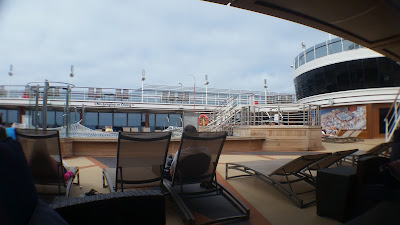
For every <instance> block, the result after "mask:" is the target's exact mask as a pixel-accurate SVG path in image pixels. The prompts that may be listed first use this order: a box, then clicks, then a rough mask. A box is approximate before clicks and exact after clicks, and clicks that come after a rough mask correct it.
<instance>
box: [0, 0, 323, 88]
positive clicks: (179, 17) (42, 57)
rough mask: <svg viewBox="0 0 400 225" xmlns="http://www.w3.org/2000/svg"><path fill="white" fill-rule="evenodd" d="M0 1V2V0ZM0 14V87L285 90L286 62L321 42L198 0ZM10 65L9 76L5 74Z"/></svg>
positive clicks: (48, 0) (45, 3) (106, 0)
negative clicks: (147, 86) (53, 83)
mask: <svg viewBox="0 0 400 225" xmlns="http://www.w3.org/2000/svg"><path fill="white" fill-rule="evenodd" d="M0 1H1V0H0ZM2 3H3V4H1V11H0V52H1V54H0V74H1V75H0V76H1V77H2V78H1V83H3V84H6V85H7V84H12V85H25V84H26V83H28V82H32V81H44V80H45V79H48V80H49V81H60V82H69V81H70V78H69V73H70V67H71V65H74V67H75V77H74V78H73V79H72V83H73V84H74V85H76V86H85V87H87V86H93V87H104V88H106V87H110V88H140V87H141V73H142V69H144V70H145V71H146V78H147V79H146V81H145V83H146V84H159V85H174V86H179V84H178V83H182V84H183V86H185V87H188V86H193V81H194V79H193V77H190V76H189V74H193V75H194V76H195V77H196V82H197V86H198V87H204V85H203V83H204V75H205V74H207V75H208V77H209V82H210V84H209V86H208V87H209V88H224V89H242V90H254V91H263V90H264V89H263V80H264V78H267V80H268V86H269V89H268V90H269V91H273V92H286V93H294V85H293V71H292V68H291V67H290V65H291V64H292V61H293V59H294V57H295V56H296V55H297V54H299V53H300V52H301V50H302V49H301V42H302V41H304V42H305V43H306V45H307V48H308V47H311V46H313V45H315V44H318V43H320V42H322V41H325V40H327V39H328V38H329V37H328V34H327V33H324V32H322V31H319V30H315V29H313V28H309V27H306V26H303V25H299V24H296V23H293V22H289V21H285V20H282V19H278V18H275V17H271V16H267V15H262V14H258V13H255V12H250V11H246V10H242V9H236V8H233V7H229V6H224V5H218V4H213V3H209V2H203V1H200V0H153V1H138V0H133V1H128V0H113V1H112V0H84V1H82V0H68V1H54V0H35V1H29V0H8V1H3V2H2ZM10 64H13V65H14V76H13V77H9V76H8V70H9V66H10Z"/></svg>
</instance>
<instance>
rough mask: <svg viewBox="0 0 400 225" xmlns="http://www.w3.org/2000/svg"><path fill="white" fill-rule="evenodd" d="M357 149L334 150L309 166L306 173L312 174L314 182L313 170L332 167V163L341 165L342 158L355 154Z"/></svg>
mask: <svg viewBox="0 0 400 225" xmlns="http://www.w3.org/2000/svg"><path fill="white" fill-rule="evenodd" d="M357 151H358V149H351V150H345V151H337V152H333V153H332V154H331V155H329V156H327V157H325V158H323V159H321V160H319V161H317V162H315V163H313V164H311V165H310V166H308V167H307V169H306V170H307V172H308V174H307V173H306V175H310V176H311V179H312V180H313V181H314V182H316V179H315V177H314V176H313V174H312V171H316V170H321V169H326V168H329V167H331V166H332V165H335V164H336V166H341V164H342V160H343V159H344V158H345V157H347V156H349V155H351V154H353V153H355V152H357ZM304 172H306V171H304Z"/></svg>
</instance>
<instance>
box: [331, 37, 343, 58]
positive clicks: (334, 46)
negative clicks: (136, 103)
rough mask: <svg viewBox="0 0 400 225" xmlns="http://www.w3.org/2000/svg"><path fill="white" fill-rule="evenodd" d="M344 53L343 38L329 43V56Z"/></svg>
mask: <svg viewBox="0 0 400 225" xmlns="http://www.w3.org/2000/svg"><path fill="white" fill-rule="evenodd" d="M338 52H342V41H341V38H335V39H332V40H330V41H328V54H329V55H331V54H335V53H338Z"/></svg>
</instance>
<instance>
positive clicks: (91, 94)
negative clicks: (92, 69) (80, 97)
mask: <svg viewBox="0 0 400 225" xmlns="http://www.w3.org/2000/svg"><path fill="white" fill-rule="evenodd" d="M88 97H89V98H94V88H92V87H91V88H89V91H88Z"/></svg>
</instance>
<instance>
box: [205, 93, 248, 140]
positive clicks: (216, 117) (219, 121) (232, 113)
mask: <svg viewBox="0 0 400 225" xmlns="http://www.w3.org/2000/svg"><path fill="white" fill-rule="evenodd" d="M236 105H237V97H235V98H234V97H230V98H228V99H227V100H226V101H225V102H224V103H223V104H222V105H221V106H219V107H217V108H216V109H215V110H214V111H213V112H211V113H210V114H209V118H210V122H209V123H208V125H207V126H206V131H228V133H229V132H231V128H232V126H233V125H234V124H236V122H238V121H240V119H239V118H236V115H237V112H238V110H237V108H236ZM235 120H238V121H235Z"/></svg>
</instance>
